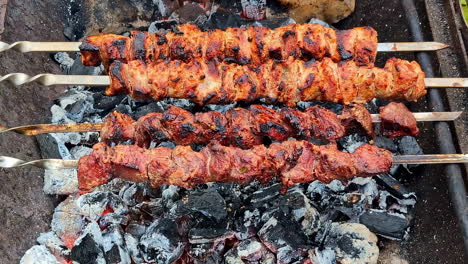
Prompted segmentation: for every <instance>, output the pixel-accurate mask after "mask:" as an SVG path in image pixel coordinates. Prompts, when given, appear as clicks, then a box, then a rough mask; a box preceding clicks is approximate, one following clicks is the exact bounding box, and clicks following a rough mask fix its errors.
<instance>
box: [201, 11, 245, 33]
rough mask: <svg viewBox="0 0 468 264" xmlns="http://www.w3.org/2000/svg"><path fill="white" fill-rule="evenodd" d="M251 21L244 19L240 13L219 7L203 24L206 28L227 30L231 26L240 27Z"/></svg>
mask: <svg viewBox="0 0 468 264" xmlns="http://www.w3.org/2000/svg"><path fill="white" fill-rule="evenodd" d="M248 22H249V21H246V20H243V19H242V17H241V16H240V15H238V14H235V13H232V12H230V11H229V10H226V9H218V10H217V11H216V12H215V13H213V14H211V16H210V17H209V19H208V21H207V22H206V23H205V24H204V25H203V27H204V29H214V28H217V29H221V30H225V29H227V28H229V27H240V26H242V25H244V24H248Z"/></svg>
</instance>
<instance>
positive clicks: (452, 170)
mask: <svg viewBox="0 0 468 264" xmlns="http://www.w3.org/2000/svg"><path fill="white" fill-rule="evenodd" d="M403 7H404V8H406V9H407V14H408V16H409V18H410V19H409V21H410V22H411V20H413V19H417V18H418V17H417V16H416V15H415V14H414V12H415V9H414V6H412V3H411V2H409V1H403ZM406 9H405V10H406ZM350 21H351V20H348V21H344V22H342V24H343V25H345V24H346V23H351V22H350ZM417 25H418V24H417V23H413V22H412V23H410V29H411V30H412V33H413V35H414V36H415V41H422V40H423V38H422V36H420V35H421V30H420V29H419V28H418V27H417ZM418 32H419V33H418ZM418 34H419V35H418ZM417 56H418V59H419V60H420V62H421V65H422V67H423V69H424V71H425V72H426V74H427V76H428V77H432V75H433V74H432V71H431V68H430V67H431V65H430V60H429V57H428V55H427V54H425V53H420V54H418V55H417ZM438 93H440V92H438V91H437V90H435V89H432V90H429V100H428V102H429V105H431V106H433V105H435V106H440V104H437V102H439V101H440V95H439V94H438ZM431 110H435V111H442V110H446V109H443V108H440V107H439V108H435V107H433V109H431ZM435 128H436V132H437V133H438V136H439V137H440V136H441V135H439V134H441V133H442V134H443V135H444V136H445V137H443V139H444V140H447V139H449V140H451V138H450V137H448V135H450V134H449V132H450V131H449V130H447V129H448V126H447V124H446V123H442V122H440V123H437V124H436V125H435ZM444 130H445V131H444ZM440 143H441V144H440V145H441V146H443V147H445V148H442V149H441V152H442V153H444V154H452V153H456V151H455V149H454V147H452V146H453V142H440ZM451 143H452V145H451ZM446 170H447V172H446V174H447V175H450V178H449V179H450V180H449V190H451V193H452V194H453V195H452V196H453V199H454V204H455V207H456V209H457V210H460V209H463V208H464V207H466V200H465V199H464V198H465V197H466V195H464V193H463V192H464V189H463V187H464V185H463V184H462V183H463V179H462V178H461V173H462V170H461V167H458V165H449V166H447V167H446ZM460 188H462V189H461V190H457V189H460ZM111 210H114V209H111ZM457 212H459V211H457ZM103 215H104V213H103ZM458 216H459V218H460V219H462V223H463V219H464V217H466V216H465V215H463V213H458ZM262 230H263V229H262ZM464 230H466V229H464ZM263 235H265V234H263ZM262 237H263V238H264V236H262ZM264 239H266V238H264ZM72 254H73V252H72ZM298 254H299V253H298Z"/></svg>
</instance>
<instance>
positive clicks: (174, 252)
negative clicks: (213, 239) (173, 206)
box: [139, 218, 185, 264]
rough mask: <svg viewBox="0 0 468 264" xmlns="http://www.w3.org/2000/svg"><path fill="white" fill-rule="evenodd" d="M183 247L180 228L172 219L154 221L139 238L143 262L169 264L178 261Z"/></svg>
mask: <svg viewBox="0 0 468 264" xmlns="http://www.w3.org/2000/svg"><path fill="white" fill-rule="evenodd" d="M184 247H185V242H184V238H183V237H182V234H181V233H180V227H179V226H178V224H177V223H176V221H175V220H174V219H169V218H161V219H158V220H156V221H155V222H154V223H153V224H151V226H150V227H148V229H147V231H146V233H145V234H144V235H143V236H142V237H141V239H140V244H139V248H140V249H141V250H142V251H143V253H144V258H145V261H147V262H155V263H161V264H170V263H173V262H174V261H176V260H177V259H179V257H180V256H181V255H182V253H183V251H184Z"/></svg>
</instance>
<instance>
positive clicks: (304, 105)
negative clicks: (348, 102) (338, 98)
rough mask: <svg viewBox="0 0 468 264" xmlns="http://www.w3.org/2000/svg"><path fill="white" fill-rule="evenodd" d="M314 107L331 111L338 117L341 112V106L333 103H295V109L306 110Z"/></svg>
mask: <svg viewBox="0 0 468 264" xmlns="http://www.w3.org/2000/svg"><path fill="white" fill-rule="evenodd" d="M315 105H318V106H321V107H323V108H326V109H328V110H330V111H333V112H334V113H335V114H337V115H340V114H341V112H342V111H343V105H342V104H337V103H333V102H320V101H311V102H304V101H300V102H298V103H297V107H298V108H299V109H300V110H306V109H307V108H309V107H312V106H315Z"/></svg>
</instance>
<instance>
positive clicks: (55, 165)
mask: <svg viewBox="0 0 468 264" xmlns="http://www.w3.org/2000/svg"><path fill="white" fill-rule="evenodd" d="M393 163H394V164H447V163H468V154H428V155H403V156H393ZM23 166H35V167H38V168H42V169H48V170H59V169H72V168H77V167H78V160H62V159H40V160H33V161H24V160H20V159H16V158H12V157H7V156H0V168H16V167H23Z"/></svg>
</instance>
